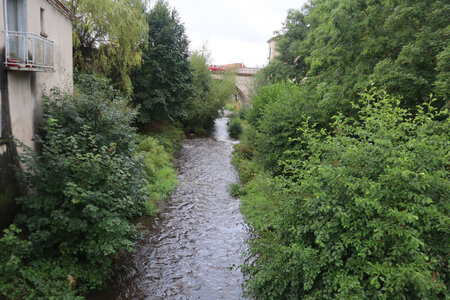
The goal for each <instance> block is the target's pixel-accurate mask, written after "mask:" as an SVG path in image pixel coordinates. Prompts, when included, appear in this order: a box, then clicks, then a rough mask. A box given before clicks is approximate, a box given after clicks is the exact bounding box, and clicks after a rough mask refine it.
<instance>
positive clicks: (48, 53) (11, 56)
mask: <svg viewBox="0 0 450 300" xmlns="http://www.w3.org/2000/svg"><path fill="white" fill-rule="evenodd" d="M5 50H6V51H5V52H6V59H5V65H6V67H8V68H10V69H20V70H26V71H45V70H49V69H53V63H54V60H53V57H54V46H53V42H52V41H50V40H48V39H46V38H44V37H42V36H39V35H37V34H34V33H31V32H19V31H6V32H5Z"/></svg>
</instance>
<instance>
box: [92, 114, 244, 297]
mask: <svg viewBox="0 0 450 300" xmlns="http://www.w3.org/2000/svg"><path fill="white" fill-rule="evenodd" d="M228 120H229V119H228V118H221V119H218V120H216V125H215V132H214V134H213V137H212V138H195V139H188V140H185V141H184V142H183V149H181V150H180V154H179V157H178V158H177V160H176V162H175V166H176V168H177V170H178V173H179V174H180V175H179V180H180V185H179V186H178V187H177V189H175V191H174V192H173V193H172V197H171V199H169V200H168V203H167V204H166V205H165V207H164V209H163V211H162V212H161V213H160V214H159V215H158V216H157V217H156V218H155V219H154V220H153V221H152V222H151V225H150V226H148V228H149V232H148V234H146V237H145V242H144V243H143V245H142V246H141V247H139V248H138V249H137V250H136V251H134V252H133V253H128V254H124V255H122V256H121V257H120V259H119V261H118V262H117V264H116V266H115V267H114V273H115V275H114V278H113V279H112V280H111V282H110V283H109V288H108V289H106V290H105V291H103V292H102V293H99V294H97V295H94V296H93V297H92V299H93V300H94V299H241V298H242V289H241V285H242V282H243V278H242V274H241V272H240V270H236V269H233V270H230V266H232V265H240V264H242V263H243V257H242V254H243V253H244V251H245V250H246V244H245V241H246V240H247V239H248V237H249V231H248V227H247V226H246V224H245V222H244V219H243V216H242V215H241V213H240V212H239V205H240V202H239V200H238V199H236V198H233V197H231V196H230V194H229V184H230V183H232V182H236V181H237V180H238V176H237V173H236V171H235V169H234V168H233V167H232V166H231V164H230V158H231V152H232V146H233V144H235V143H236V141H233V140H231V139H230V138H229V136H228V132H227V122H228ZM144 221H145V222H144V223H146V224H148V223H149V221H148V220H144Z"/></svg>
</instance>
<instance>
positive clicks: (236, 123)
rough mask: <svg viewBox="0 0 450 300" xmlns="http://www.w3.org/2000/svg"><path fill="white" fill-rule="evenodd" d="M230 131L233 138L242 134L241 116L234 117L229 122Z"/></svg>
mask: <svg viewBox="0 0 450 300" xmlns="http://www.w3.org/2000/svg"><path fill="white" fill-rule="evenodd" d="M228 133H229V134H230V137H232V138H233V139H238V138H239V137H240V136H241V134H242V125H241V120H240V119H239V118H232V119H230V121H229V123H228Z"/></svg>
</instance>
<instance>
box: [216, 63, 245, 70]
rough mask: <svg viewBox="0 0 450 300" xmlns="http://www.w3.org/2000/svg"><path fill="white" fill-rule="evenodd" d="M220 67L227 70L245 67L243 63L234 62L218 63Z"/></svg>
mask: <svg viewBox="0 0 450 300" xmlns="http://www.w3.org/2000/svg"><path fill="white" fill-rule="evenodd" d="M220 67H221V68H222V69H224V70H225V71H228V70H237V69H240V68H245V65H244V63H234V64H227V65H220Z"/></svg>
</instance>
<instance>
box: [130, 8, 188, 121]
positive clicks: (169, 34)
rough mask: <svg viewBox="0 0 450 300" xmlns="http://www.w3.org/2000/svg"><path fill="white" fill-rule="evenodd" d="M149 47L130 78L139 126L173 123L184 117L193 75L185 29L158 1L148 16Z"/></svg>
mask: <svg viewBox="0 0 450 300" xmlns="http://www.w3.org/2000/svg"><path fill="white" fill-rule="evenodd" d="M147 22H148V26H149V32H148V37H147V42H148V47H147V48H146V49H145V50H144V53H143V56H142V58H143V62H142V65H141V66H140V68H139V69H137V70H136V71H135V72H133V74H132V77H131V79H132V83H133V90H134V103H135V104H136V105H139V106H140V108H139V109H140V110H139V112H140V114H139V122H141V123H149V122H150V121H154V120H157V121H174V120H178V121H180V120H182V119H183V118H185V117H186V114H187V109H188V106H189V105H188V104H189V101H188V100H189V98H190V95H191V93H192V90H191V89H192V87H191V82H192V72H191V67H190V64H189V53H188V46H189V42H188V40H187V37H186V34H185V29H184V26H183V24H182V23H181V21H180V19H179V17H178V13H177V12H176V10H175V9H173V10H171V9H170V8H169V5H168V3H167V2H165V1H163V0H158V1H157V2H156V4H155V5H154V6H153V8H152V9H151V10H150V12H149V13H148V15H147Z"/></svg>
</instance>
